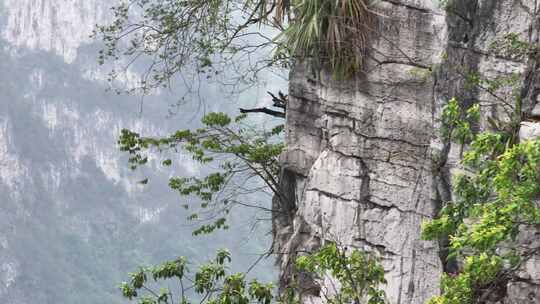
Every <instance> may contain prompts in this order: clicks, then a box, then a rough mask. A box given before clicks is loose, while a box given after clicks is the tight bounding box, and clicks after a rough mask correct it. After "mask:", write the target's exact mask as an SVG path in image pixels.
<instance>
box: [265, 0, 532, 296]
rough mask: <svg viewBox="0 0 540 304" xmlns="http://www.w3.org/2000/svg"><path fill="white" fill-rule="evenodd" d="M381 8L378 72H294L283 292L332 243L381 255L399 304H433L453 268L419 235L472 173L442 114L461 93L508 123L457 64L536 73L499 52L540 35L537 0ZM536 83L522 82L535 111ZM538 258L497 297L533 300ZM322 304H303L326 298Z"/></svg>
mask: <svg viewBox="0 0 540 304" xmlns="http://www.w3.org/2000/svg"><path fill="white" fill-rule="evenodd" d="M378 3H379V4H378V8H379V11H380V12H381V15H382V16H384V17H380V18H379V24H378V30H379V33H378V34H377V35H376V37H373V38H372V41H371V44H372V47H373V48H374V49H376V51H373V52H372V57H373V58H372V59H371V60H368V62H367V63H366V67H365V69H366V71H369V73H365V74H363V75H359V76H358V77H357V78H355V79H351V80H346V81H343V80H342V81H337V80H335V79H332V77H330V76H329V75H328V74H327V73H325V72H317V73H314V72H313V71H312V69H311V68H309V66H308V64H306V63H298V64H297V65H296V66H295V68H294V71H293V72H292V74H291V81H290V100H289V105H288V108H287V122H286V143H287V149H286V151H285V152H284V153H283V155H282V158H281V162H282V165H283V167H284V170H285V171H286V172H290V173H292V176H294V181H291V183H294V185H295V186H294V188H295V190H293V191H291V192H293V193H294V196H293V197H294V199H293V201H294V202H293V203H294V204H295V207H296V208H294V211H293V212H292V214H291V218H292V219H291V220H290V221H286V222H285V221H280V224H281V225H276V226H275V228H274V229H275V233H276V236H278V238H276V242H275V246H276V252H282V253H284V254H283V255H282V256H281V257H280V259H279V261H278V263H279V266H280V268H281V273H282V274H281V280H282V282H281V283H282V284H287V282H288V281H289V279H290V277H291V275H292V273H291V263H292V261H293V260H294V258H295V256H296V254H297V253H298V252H303V251H309V250H312V249H314V248H316V247H318V246H320V245H321V244H323V243H324V242H328V241H332V242H339V243H341V244H343V245H346V246H350V247H354V248H361V249H364V250H368V251H372V252H374V253H376V254H378V255H379V256H380V257H381V258H382V263H383V266H384V268H385V270H386V279H387V280H388V284H387V285H386V286H385V287H384V288H385V291H386V293H387V296H388V300H389V303H396V304H402V303H408V304H423V303H425V302H427V300H428V299H430V298H431V297H433V296H435V295H437V294H439V292H440V286H439V283H440V277H441V275H442V273H443V271H444V270H445V269H448V267H450V266H449V265H446V259H445V255H444V252H443V251H441V250H440V248H439V244H438V243H436V242H428V241H424V240H422V239H421V224H422V223H423V222H424V221H426V220H429V219H431V218H433V217H434V216H435V215H436V214H437V212H438V211H439V210H440V208H441V206H442V204H443V203H444V202H446V201H448V200H450V199H451V185H450V181H451V180H452V178H451V176H452V174H453V172H457V171H461V170H462V168H460V166H459V158H460V154H461V152H462V149H461V147H459V146H456V145H455V144H451V143H447V142H444V141H443V139H442V138H441V135H440V132H439V129H440V126H441V123H440V121H441V117H440V116H441V110H442V108H443V106H444V104H445V103H446V102H447V101H448V100H449V99H450V98H452V97H454V96H455V97H457V98H458V99H459V100H460V101H461V102H463V103H465V104H467V103H469V104H470V103H471V102H473V101H480V102H481V104H482V109H481V110H482V114H483V115H482V117H483V118H484V117H487V116H488V115H490V116H495V117H497V118H500V119H501V120H505V119H506V118H505V116H504V113H505V109H504V106H500V105H498V106H496V105H493V104H494V98H493V96H491V95H490V94H488V93H486V92H481V91H477V90H470V89H465V87H466V85H465V83H464V81H463V80H460V77H458V76H459V75H458V72H459V71H458V69H457V67H463V68H467V69H468V70H469V71H478V72H479V73H481V74H483V75H486V77H498V76H505V75H510V74H512V73H523V72H525V71H530V68H529V66H528V65H527V63H526V62H525V61H524V60H518V59H515V58H504V57H502V56H495V55H493V54H492V53H491V50H490V47H489V46H490V45H491V44H492V42H493V41H494V40H495V39H497V38H501V37H502V36H503V35H504V34H506V33H509V32H515V33H518V34H521V35H523V37H524V39H527V37H530V36H534V37H536V36H535V35H536V32H537V30H538V29H537V28H536V27H537V25H536V23H535V21H534V17H533V16H531V15H530V14H529V11H531V9H532V7H533V6H534V3H533V1H530V0H524V1H519V3H518V2H517V1H513V0H499V1H492V0H482V1H478V0H477V1H472V0H458V1H455V3H456V8H457V11H456V14H447V12H445V11H443V10H441V9H439V8H438V7H437V6H436V5H435V4H434V1H431V0H401V1H390V0H383V1H380V2H378ZM442 58H445V60H444V61H443V59H442ZM431 70H433V72H431ZM419 74H422V75H428V76H427V77H425V78H424V79H423V77H420V78H419V77H418V76H417V75H419ZM531 75H533V76H535V75H536V71H532V74H531ZM462 78H463V77H461V79H462ZM531 79H532V80H531ZM535 79H536V78H535V77H530V78H528V80H526V79H525V78H524V79H523V82H524V84H527V85H528V86H527V87H528V89H529V91H530V92H526V93H527V99H526V100H525V102H526V103H528V104H529V105H532V106H534V104H535V103H536V98H533V97H532V96H533V95H534V94H533V91H534V89H535V88H536V87H538V84H539V83H537V82H536V80H535ZM480 127H481V128H487V127H488V124H487V121H482V122H481V125H480ZM284 223H286V226H283V224H284ZM537 261H538V259H531V260H530V262H528V263H527V266H526V269H524V270H523V271H525V272H526V273H527V274H528V277H527V278H525V277H523V278H522V279H519V278H516V281H515V282H514V281H511V282H509V283H508V285H507V286H506V292H505V293H504V294H502V295H498V296H497V299H495V301H502V302H500V303H533V302H530V301H531V300H526V299H529V298H530V297H531V296H530V295H531V293H535V294H537V292H536V289H537V285H536V281H535V279H534V278H537V277H538V276H539V271H540V270H539V268H540V267H539V264H538V262H537ZM531 263H532V265H530V264H531ZM308 281H309V280H308ZM308 281H306V284H308V285H309V284H313V282H308ZM316 283H317V284H319V285H323V286H322V288H324V287H325V285H326V284H328V283H325V282H316ZM503 289H504V288H503ZM318 297H320V295H318V294H317V293H316V292H315V293H312V294H310V295H309V296H307V297H306V298H305V299H304V302H305V303H318V302H321V301H322V300H321V299H320V298H319V300H317V298H318ZM534 299H536V298H534ZM490 300H491V298H490ZM520 301H524V302H520ZM527 301H529V302H527ZM534 301H537V300H534ZM534 303H538V302H534Z"/></svg>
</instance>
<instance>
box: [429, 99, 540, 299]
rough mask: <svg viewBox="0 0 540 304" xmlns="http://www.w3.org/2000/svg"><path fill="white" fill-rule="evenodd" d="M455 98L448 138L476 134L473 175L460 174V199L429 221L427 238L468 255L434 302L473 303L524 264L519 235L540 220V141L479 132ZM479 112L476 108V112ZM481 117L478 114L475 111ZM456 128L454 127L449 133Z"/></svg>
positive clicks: (469, 160)
mask: <svg viewBox="0 0 540 304" xmlns="http://www.w3.org/2000/svg"><path fill="white" fill-rule="evenodd" d="M457 112H458V111H456V101H455V100H452V101H451V102H450V103H449V104H448V105H447V107H446V108H445V110H444V113H446V114H443V116H444V117H445V118H443V119H444V120H445V123H447V124H449V125H450V127H448V128H447V129H445V131H444V132H446V133H448V134H447V135H448V136H454V135H457V137H458V138H471V139H472V142H471V144H470V149H469V150H468V151H467V152H466V153H465V154H464V156H463V160H462V163H463V165H464V166H465V167H466V168H467V169H468V173H464V174H461V175H458V176H456V178H455V181H454V197H455V198H454V201H452V202H448V203H447V204H446V206H445V207H444V208H443V209H442V211H441V213H440V216H439V218H438V219H435V220H433V221H431V222H427V223H425V224H424V227H423V233H424V237H425V238H426V239H438V238H442V237H446V236H449V237H450V255H449V258H450V259H455V258H464V260H465V265H464V267H463V270H462V272H461V273H459V274H454V275H453V276H445V277H444V279H443V286H442V287H443V288H442V289H443V294H442V295H441V296H440V297H436V298H434V299H432V301H431V302H430V303H433V304H439V303H440V304H443V303H445V304H458V303H465V304H466V303H473V302H474V299H475V297H481V296H482V291H483V290H485V289H488V290H487V291H486V292H489V288H488V287H489V286H490V284H491V283H493V282H497V281H498V280H501V279H504V276H505V275H507V274H508V272H509V271H511V270H512V269H514V267H516V265H518V264H519V263H520V259H519V257H520V256H521V257H525V256H527V255H528V253H526V252H517V251H516V250H517V248H518V247H517V244H515V241H516V237H517V235H518V232H519V228H520V226H521V225H538V224H540V209H539V208H538V206H537V203H536V202H535V199H536V198H538V196H539V195H540V140H537V141H526V142H521V143H516V142H514V140H513V138H512V137H511V136H510V135H509V134H505V133H490V132H483V133H480V134H473V133H472V131H471V130H470V128H468V127H467V126H466V125H465V126H463V125H464V123H463V122H461V119H460V116H459V115H458V114H457ZM474 112H476V111H474ZM473 116H474V117H476V118H477V115H473ZM448 130H450V131H448Z"/></svg>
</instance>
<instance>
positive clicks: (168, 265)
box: [120, 250, 273, 304]
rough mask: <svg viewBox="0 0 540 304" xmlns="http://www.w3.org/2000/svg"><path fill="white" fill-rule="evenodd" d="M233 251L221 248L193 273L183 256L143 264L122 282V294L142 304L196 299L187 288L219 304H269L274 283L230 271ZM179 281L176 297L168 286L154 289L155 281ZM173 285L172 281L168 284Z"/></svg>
mask: <svg viewBox="0 0 540 304" xmlns="http://www.w3.org/2000/svg"><path fill="white" fill-rule="evenodd" d="M230 262H231V256H230V253H229V252H228V251H226V250H220V251H218V253H217V254H216V257H215V259H214V260H213V261H210V262H208V263H206V264H203V265H201V266H199V267H198V269H197V271H196V272H195V273H194V275H192V276H190V268H189V265H188V262H187V259H186V258H184V257H180V258H178V259H176V260H174V261H169V262H165V263H163V264H161V265H157V266H153V267H142V268H141V269H139V271H137V272H134V273H131V274H130V276H131V280H130V281H129V282H123V283H122V284H121V286H120V289H121V291H122V294H123V296H124V297H125V298H127V299H129V300H138V303H140V304H159V303H165V304H168V303H171V304H172V303H182V304H189V303H193V300H190V299H189V297H188V292H190V291H194V293H195V294H196V295H198V297H200V298H201V299H202V300H201V303H203V302H205V303H216V304H217V303H220V304H248V303H259V304H270V301H271V300H272V290H273V285H272V284H262V283H260V282H258V281H257V280H251V281H249V282H247V280H246V278H245V274H243V273H234V274H230V273H229V272H228V270H229V269H228V263H230ZM170 281H176V282H177V284H178V286H179V287H178V289H179V290H178V291H179V293H180V295H179V296H178V298H177V299H176V298H175V296H174V295H173V290H172V289H171V288H169V287H167V288H161V289H160V290H159V291H156V290H154V288H153V286H152V283H154V284H155V283H158V282H169V283H171V282H170ZM169 286H170V285H169Z"/></svg>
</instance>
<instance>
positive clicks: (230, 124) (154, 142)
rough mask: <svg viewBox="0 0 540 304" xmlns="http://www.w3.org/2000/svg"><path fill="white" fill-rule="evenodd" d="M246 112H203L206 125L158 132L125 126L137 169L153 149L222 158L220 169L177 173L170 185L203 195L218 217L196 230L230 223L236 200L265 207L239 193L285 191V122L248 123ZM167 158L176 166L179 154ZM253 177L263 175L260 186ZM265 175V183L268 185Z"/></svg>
mask: <svg viewBox="0 0 540 304" xmlns="http://www.w3.org/2000/svg"><path fill="white" fill-rule="evenodd" d="M245 118H246V115H240V116H238V117H237V118H236V119H234V121H233V119H231V118H230V117H229V116H228V115H226V114H224V113H210V114H208V115H206V116H204V117H203V119H202V123H203V127H202V128H200V129H197V130H179V131H177V132H175V133H174V134H172V135H170V136H167V137H157V138H156V137H141V136H140V135H139V134H138V133H135V132H132V131H129V130H122V134H121V136H120V140H119V144H120V149H121V150H122V151H126V152H128V153H129V154H130V159H129V163H130V165H131V168H132V169H135V168H137V167H138V166H140V165H143V164H146V163H147V162H148V153H149V152H150V151H151V150H157V151H159V152H165V151H171V150H172V151H176V150H177V149H178V148H180V149H181V150H182V151H183V152H184V153H186V154H188V155H191V156H192V158H193V160H195V161H196V162H198V163H200V164H209V163H213V162H218V163H219V168H218V170H216V171H214V172H211V173H210V174H208V175H206V176H205V177H202V178H199V177H173V178H171V179H170V181H169V186H170V187H171V188H172V189H173V190H175V191H177V192H178V193H179V194H180V195H181V196H185V197H189V196H195V197H198V198H199V200H200V202H201V203H200V208H199V210H200V211H204V210H206V211H209V212H210V213H211V214H209V216H207V217H208V219H209V218H211V219H213V222H212V223H210V224H204V225H202V226H201V227H199V228H198V229H197V230H195V231H194V234H195V235H198V234H208V233H211V232H213V231H215V230H216V229H227V228H228V225H227V214H229V212H230V211H231V210H232V208H233V207H234V206H238V205H241V206H244V207H254V208H261V209H265V207H264V206H261V205H259V204H257V203H254V202H242V201H240V200H238V197H239V196H242V195H243V194H249V193H251V192H253V191H264V189H270V191H271V192H272V194H274V195H276V196H277V197H278V198H280V197H281V196H282V194H281V191H280V189H279V188H280V185H279V182H278V175H279V172H280V166H279V164H278V156H279V154H280V153H281V151H282V149H283V147H284V146H283V143H282V141H281V140H280V138H279V135H280V133H281V132H282V131H283V125H278V126H276V127H274V128H273V129H272V130H271V131H260V130H257V129H256V128H253V127H251V126H250V125H249V124H245V123H243V121H244V119H245ZM162 164H163V165H164V166H171V165H172V164H173V160H172V159H166V160H164V161H163V162H162ZM252 179H258V180H256V181H255V180H254V181H253V183H254V184H255V186H254V187H255V188H254V189H249V188H248V185H249V183H250V182H251V180H252ZM239 180H240V181H239ZM260 181H262V182H263V183H264V186H263V187H261V185H260ZM146 182H148V181H147V180H145V181H144V183H146ZM235 182H240V185H237V184H236V185H235V184H234V183H235ZM184 207H185V208H186V209H189V208H192V207H193V206H190V205H189V204H185V205H184ZM267 210H268V211H274V210H270V209H267ZM275 211H276V212H277V210H275ZM188 219H189V220H197V219H201V218H200V213H199V212H196V213H193V214H191V215H190V216H189V217H188ZM201 220H204V219H201Z"/></svg>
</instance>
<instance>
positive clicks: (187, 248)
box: [0, 0, 284, 304]
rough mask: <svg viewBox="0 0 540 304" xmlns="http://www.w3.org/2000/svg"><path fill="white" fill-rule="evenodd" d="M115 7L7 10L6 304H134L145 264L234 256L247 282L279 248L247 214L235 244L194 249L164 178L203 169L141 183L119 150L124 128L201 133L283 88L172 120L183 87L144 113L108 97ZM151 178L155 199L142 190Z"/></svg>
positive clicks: (136, 104)
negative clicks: (133, 281)
mask: <svg viewBox="0 0 540 304" xmlns="http://www.w3.org/2000/svg"><path fill="white" fill-rule="evenodd" d="M111 4H113V2H111V1H105V0H0V56H1V58H2V59H1V60H0V303H6V304H25V303H40V304H47V303H55V304H57V303H81V304H85V303H124V302H125V301H123V300H122V299H121V298H120V297H119V295H120V294H119V292H118V290H117V286H118V284H119V283H120V282H121V281H122V280H127V278H128V277H127V273H128V272H129V271H132V270H135V269H136V267H137V266H138V265H141V264H150V263H158V262H160V261H163V260H166V259H172V258H175V257H177V256H179V255H185V256H188V257H191V258H192V260H193V261H194V262H197V261H204V260H205V259H206V258H207V257H210V256H212V254H213V253H214V251H215V249H217V248H223V247H225V248H230V249H232V251H233V254H234V256H235V260H236V261H237V262H238V263H236V268H237V269H238V270H245V269H246V268H247V266H249V264H250V263H251V262H253V261H255V260H256V259H257V258H258V254H260V253H262V252H264V251H265V250H266V249H267V247H268V246H269V245H270V236H269V235H268V234H267V232H269V231H270V223H269V222H268V221H266V222H262V224H260V225H259V226H258V229H257V230H256V231H254V232H251V226H252V225H251V224H252V222H253V218H256V217H266V218H268V217H269V215H267V214H266V215H261V214H254V213H253V211H250V210H245V211H243V212H242V213H241V214H238V215H237V216H236V217H235V219H234V224H233V226H232V229H231V230H229V231H227V232H225V233H217V234H215V235H212V236H206V237H204V236H203V237H192V236H191V231H192V229H193V227H190V226H187V225H186V221H185V217H186V215H187V214H186V213H185V210H184V209H183V208H181V203H182V199H181V198H180V197H178V196H177V195H175V194H174V193H172V191H170V190H169V189H168V187H167V179H168V177H169V176H170V175H172V174H174V175H183V174H184V175H191V174H197V172H199V170H200V169H201V168H199V167H198V166H197V165H196V164H194V163H193V162H192V161H191V160H190V159H188V158H185V159H184V160H183V161H182V162H181V163H182V166H178V167H175V168H174V169H173V170H172V171H171V169H169V168H167V169H165V168H162V167H160V166H159V165H158V162H154V163H153V164H152V165H151V166H150V167H149V168H148V169H146V170H139V171H136V172H133V171H130V170H128V166H127V163H126V157H125V155H122V154H121V153H120V152H119V150H118V149H117V146H116V140H117V137H118V134H119V132H120V130H121V129H122V128H130V129H134V130H137V131H140V132H141V133H143V134H146V135H158V134H166V133H167V132H169V131H171V130H175V129H179V128H185V127H191V126H195V125H196V123H197V121H198V119H197V118H198V117H200V115H201V114H202V113H204V111H205V110H206V111H208V110H220V111H227V112H230V113H235V112H236V110H237V108H238V105H239V104H241V105H255V103H259V104H260V103H261V102H268V99H267V97H266V96H265V92H266V91H267V90H272V91H277V89H278V88H282V87H283V86H284V85H283V82H280V81H278V80H277V78H268V79H267V81H266V82H264V81H263V82H261V84H260V86H259V87H254V88H253V89H251V90H249V91H247V92H245V93H243V94H242V95H240V96H238V97H237V98H223V93H222V92H220V91H219V90H218V89H217V88H205V90H204V92H203V96H202V97H203V99H204V100H205V107H202V108H201V107H199V104H198V103H191V104H189V105H188V106H184V107H181V108H179V109H177V110H178V113H177V114H176V115H173V116H168V110H169V109H170V105H172V104H175V103H176V101H177V100H178V98H179V97H178V96H181V95H182V94H183V92H184V90H183V87H182V86H180V85H178V86H175V87H174V88H173V89H172V90H171V91H168V90H164V91H161V92H157V93H156V94H155V95H153V96H148V97H146V98H145V99H144V107H143V111H142V113H141V112H140V102H141V99H140V98H138V97H133V96H126V95H119V96H118V95H116V94H114V93H113V92H106V88H107V87H108V86H109V84H108V83H107V81H106V80H105V79H106V72H107V68H106V67H105V68H100V67H98V65H97V60H96V58H97V50H98V49H99V45H98V44H96V43H94V42H92V40H91V39H90V38H89V35H90V33H91V30H92V29H93V27H94V25H95V24H96V23H102V22H105V21H106V20H107V18H108V17H107V14H108V9H109V6H110V5H111ZM136 78H137V74H136V73H133V74H130V75H128V76H127V77H126V78H125V79H121V80H120V83H118V84H119V85H125V86H129V85H131V84H132V82H133V80H134V79H136ZM263 78H264V77H263ZM256 119H257V118H256ZM261 122H262V121H261ZM144 177H150V183H149V184H148V185H147V186H142V185H140V184H138V183H137V181H139V180H141V179H142V178H144ZM264 199H267V198H264ZM248 262H249V263H248ZM272 269H273V266H272V261H270V260H266V261H265V262H264V263H262V264H261V265H260V266H259V267H258V268H256V269H255V272H254V274H256V275H258V276H260V277H262V278H263V279H265V280H271V279H273V271H270V270H272Z"/></svg>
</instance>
